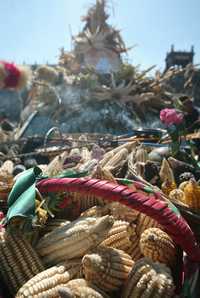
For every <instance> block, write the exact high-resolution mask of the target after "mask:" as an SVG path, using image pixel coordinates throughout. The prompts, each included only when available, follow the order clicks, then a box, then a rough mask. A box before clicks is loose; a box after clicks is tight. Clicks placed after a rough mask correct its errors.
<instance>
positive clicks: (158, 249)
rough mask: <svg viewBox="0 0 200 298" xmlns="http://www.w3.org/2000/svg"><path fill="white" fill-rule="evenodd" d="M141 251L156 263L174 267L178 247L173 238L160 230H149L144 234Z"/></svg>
mask: <svg viewBox="0 0 200 298" xmlns="http://www.w3.org/2000/svg"><path fill="white" fill-rule="evenodd" d="M140 249H141V252H142V254H143V255H144V256H145V257H149V258H150V259H152V260H153V261H154V262H156V261H157V262H160V263H165V264H167V265H172V264H173V262H174V260H175V256H176V246H175V244H174V242H173V240H172V239H171V237H170V236H169V235H168V234H167V233H165V232H163V231H162V230H161V229H159V228H149V229H147V230H145V231H144V232H143V233H142V235H141V238H140Z"/></svg>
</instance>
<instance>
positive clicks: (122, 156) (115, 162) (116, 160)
mask: <svg viewBox="0 0 200 298" xmlns="http://www.w3.org/2000/svg"><path fill="white" fill-rule="evenodd" d="M127 157H128V150H127V149H126V148H123V149H121V150H120V151H119V152H118V153H116V154H115V155H114V156H113V157H112V158H111V159H110V160H109V161H108V162H107V163H106V164H105V166H104V168H106V169H107V170H109V171H111V172H112V171H113V170H115V169H116V168H119V165H120V163H121V162H124V161H126V159H127Z"/></svg>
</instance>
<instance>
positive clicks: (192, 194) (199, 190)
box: [184, 179, 200, 210]
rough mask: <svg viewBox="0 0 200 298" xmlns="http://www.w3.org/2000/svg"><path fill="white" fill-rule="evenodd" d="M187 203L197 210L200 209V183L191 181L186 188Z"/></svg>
mask: <svg viewBox="0 0 200 298" xmlns="http://www.w3.org/2000/svg"><path fill="white" fill-rule="evenodd" d="M184 194H185V203H186V204H187V205H188V206H189V207H190V208H193V209H195V210H199V209H200V186H199V185H198V183H197V182H196V181H195V180H193V179H190V181H188V183H187V184H186V186H185V188H184Z"/></svg>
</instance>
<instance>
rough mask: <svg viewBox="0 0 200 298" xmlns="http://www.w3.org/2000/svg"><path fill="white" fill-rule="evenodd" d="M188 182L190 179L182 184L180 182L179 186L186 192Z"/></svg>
mask: <svg viewBox="0 0 200 298" xmlns="http://www.w3.org/2000/svg"><path fill="white" fill-rule="evenodd" d="M187 184H188V181H184V182H182V183H181V184H179V187H178V188H179V189H180V190H182V191H183V192H184V189H185V187H186V185H187Z"/></svg>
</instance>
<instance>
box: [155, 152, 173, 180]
mask: <svg viewBox="0 0 200 298" xmlns="http://www.w3.org/2000/svg"><path fill="white" fill-rule="evenodd" d="M159 174H160V178H161V181H162V182H165V181H168V182H169V183H170V184H172V183H175V179H174V173H173V171H172V169H171V167H170V165H169V163H168V161H167V160H166V159H165V158H164V159H163V161H162V164H161V169H160V173H159Z"/></svg>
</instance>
